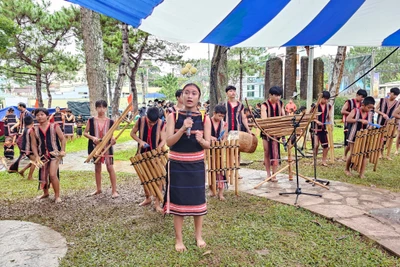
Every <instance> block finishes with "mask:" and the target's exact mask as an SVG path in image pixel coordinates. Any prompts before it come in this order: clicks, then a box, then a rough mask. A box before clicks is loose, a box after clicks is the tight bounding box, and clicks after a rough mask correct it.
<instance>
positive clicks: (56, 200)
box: [54, 197, 62, 203]
mask: <svg viewBox="0 0 400 267" xmlns="http://www.w3.org/2000/svg"><path fill="white" fill-rule="evenodd" d="M54 202H55V203H61V202H62V200H61V198H59V197H57V198H56V199H55V200H54Z"/></svg>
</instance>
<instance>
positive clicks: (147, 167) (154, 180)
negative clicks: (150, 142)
mask: <svg viewBox="0 0 400 267" xmlns="http://www.w3.org/2000/svg"><path fill="white" fill-rule="evenodd" d="M166 153H167V149H166V148H165V147H163V148H157V149H153V150H152V151H148V152H145V153H142V154H138V155H136V156H135V157H131V158H130V160H131V162H132V165H133V167H134V168H135V171H136V173H137V175H138V177H139V179H140V181H141V182H142V184H143V186H144V188H145V189H147V190H148V191H149V192H150V193H151V194H152V195H153V196H155V197H158V198H159V199H160V201H163V195H162V192H161V190H160V188H159V186H161V185H162V184H163V183H164V180H165V179H164V178H165V176H166V174H167V172H166V170H165V166H166V162H167V156H166V155H167V154H166Z"/></svg>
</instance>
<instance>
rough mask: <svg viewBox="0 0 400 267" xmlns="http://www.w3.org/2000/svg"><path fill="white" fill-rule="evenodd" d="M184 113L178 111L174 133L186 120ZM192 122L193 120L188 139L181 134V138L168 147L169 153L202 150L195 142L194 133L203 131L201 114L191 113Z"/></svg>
mask: <svg viewBox="0 0 400 267" xmlns="http://www.w3.org/2000/svg"><path fill="white" fill-rule="evenodd" d="M186 117H187V115H186V111H179V113H178V119H177V120H176V122H175V132H177V131H178V130H179V129H180V128H181V127H182V125H183V121H184V120H185V119H186ZM191 117H192V120H193V126H192V129H191V134H190V136H189V138H188V136H187V135H186V134H183V135H182V136H181V138H180V139H179V140H178V142H176V143H175V144H174V145H173V146H171V147H170V150H171V151H175V152H183V153H185V152H199V151H202V150H204V149H203V147H202V146H201V145H200V144H199V142H197V140H196V136H195V131H196V130H199V131H203V130H204V125H203V122H204V120H202V116H201V113H199V112H192V116H191Z"/></svg>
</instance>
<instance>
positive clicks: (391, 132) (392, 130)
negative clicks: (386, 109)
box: [386, 118, 397, 158]
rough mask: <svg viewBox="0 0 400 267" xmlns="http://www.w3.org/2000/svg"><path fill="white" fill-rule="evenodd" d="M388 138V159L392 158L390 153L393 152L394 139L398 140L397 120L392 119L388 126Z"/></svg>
mask: <svg viewBox="0 0 400 267" xmlns="http://www.w3.org/2000/svg"><path fill="white" fill-rule="evenodd" d="M386 127H387V136H386V157H387V158H389V157H390V151H391V150H392V145H393V139H394V138H396V136H397V135H396V133H397V123H396V119H395V118H393V119H390V120H389V121H388V122H387V124H386Z"/></svg>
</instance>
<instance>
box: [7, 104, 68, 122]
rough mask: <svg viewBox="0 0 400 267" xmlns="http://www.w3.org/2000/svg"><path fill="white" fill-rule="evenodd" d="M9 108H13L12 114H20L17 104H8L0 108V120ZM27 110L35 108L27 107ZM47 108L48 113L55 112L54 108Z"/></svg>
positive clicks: (30, 110)
mask: <svg viewBox="0 0 400 267" xmlns="http://www.w3.org/2000/svg"><path fill="white" fill-rule="evenodd" d="M10 108H12V109H14V114H15V115H17V117H18V118H19V115H20V114H21V112H20V111H19V110H18V107H17V106H9V107H6V108H3V109H0V120H1V119H2V118H4V116H6V114H7V110H8V109H10ZM63 109H64V108H60V110H63ZM27 110H28V111H29V112H32V111H34V110H35V108H27ZM47 110H48V111H49V114H53V113H54V112H56V109H55V108H48V109H47Z"/></svg>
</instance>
